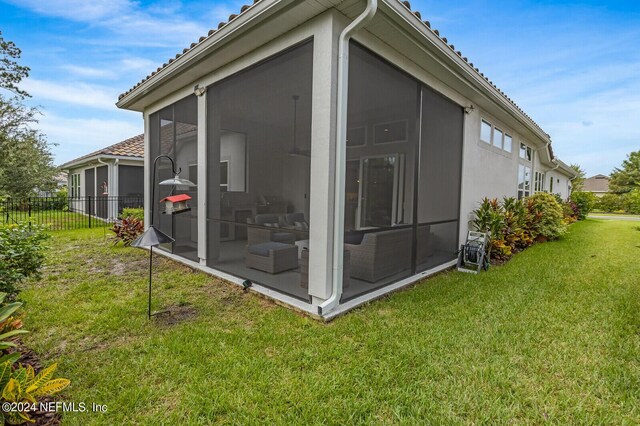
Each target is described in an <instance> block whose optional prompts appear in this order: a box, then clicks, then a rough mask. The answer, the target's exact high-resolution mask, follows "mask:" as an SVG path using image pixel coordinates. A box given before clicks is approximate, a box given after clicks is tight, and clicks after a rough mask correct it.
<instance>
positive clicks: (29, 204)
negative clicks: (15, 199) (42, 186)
mask: <svg viewBox="0 0 640 426" xmlns="http://www.w3.org/2000/svg"><path fill="white" fill-rule="evenodd" d="M27 205H28V210H29V229H31V197H29V199H28V200H27Z"/></svg>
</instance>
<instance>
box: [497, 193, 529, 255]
mask: <svg viewBox="0 0 640 426" xmlns="http://www.w3.org/2000/svg"><path fill="white" fill-rule="evenodd" d="M502 206H503V208H504V220H505V228H504V232H503V237H502V239H503V240H504V241H505V243H506V244H507V245H508V246H509V248H510V249H511V252H515V251H517V250H522V249H525V248H527V247H529V246H530V245H531V244H533V237H532V235H531V232H529V230H527V228H526V224H527V215H528V212H527V207H526V206H525V204H524V202H523V201H522V200H517V199H515V198H513V197H510V198H504V199H503V200H502Z"/></svg>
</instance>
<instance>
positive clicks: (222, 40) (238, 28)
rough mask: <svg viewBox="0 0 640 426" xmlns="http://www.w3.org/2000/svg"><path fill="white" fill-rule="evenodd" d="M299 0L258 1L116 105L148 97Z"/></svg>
mask: <svg viewBox="0 0 640 426" xmlns="http://www.w3.org/2000/svg"><path fill="white" fill-rule="evenodd" d="M295 1H297V0H263V1H260V2H258V3H256V4H254V5H253V6H251V9H250V10H248V11H246V12H244V13H242V14H240V15H238V17H237V18H235V19H234V20H233V21H231V22H228V23H227V24H226V25H225V26H224V27H222V28H221V29H219V30H217V31H216V32H215V33H214V34H212V35H210V36H206V37H207V38H206V39H205V40H203V41H202V42H201V43H199V44H198V45H197V46H194V47H193V48H192V49H190V50H189V51H187V52H186V53H184V54H183V55H182V56H180V57H179V58H178V59H176V60H174V61H173V62H171V63H170V64H168V65H166V66H165V67H163V68H162V69H161V70H160V71H158V73H157V74H155V75H153V76H151V77H149V78H148V79H147V80H145V81H144V82H143V83H142V84H141V85H140V86H138V87H136V88H135V89H133V90H131V92H129V93H127V94H126V95H125V96H124V97H123V98H122V99H119V100H118V102H116V106H117V107H118V108H122V109H129V107H130V106H131V105H132V104H133V103H134V102H136V101H137V100H138V99H139V98H141V97H143V96H145V95H146V94H147V93H149V92H150V91H152V90H153V89H154V88H155V87H157V86H159V85H162V84H163V83H164V82H166V81H168V80H170V79H171V78H173V77H174V76H175V75H177V74H179V73H181V72H182V71H183V70H184V69H185V68H190V67H191V66H193V65H195V64H196V63H197V62H199V61H200V60H201V59H202V58H203V57H205V56H207V55H209V54H210V53H211V52H212V51H214V50H216V49H219V48H220V47H222V46H224V45H225V44H226V43H228V42H229V41H230V40H232V39H234V38H236V37H238V36H240V35H241V34H242V33H244V32H245V31H246V30H248V29H249V28H251V27H254V26H255V25H257V24H259V23H260V22H261V21H263V20H265V19H267V18H268V17H269V16H271V15H272V14H273V13H276V12H277V11H278V10H280V9H281V8H283V7H285V6H286V5H288V4H290V3H294V2H295Z"/></svg>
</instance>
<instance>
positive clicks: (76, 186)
mask: <svg viewBox="0 0 640 426" xmlns="http://www.w3.org/2000/svg"><path fill="white" fill-rule="evenodd" d="M70 195H71V198H79V197H80V173H74V174H72V175H71V194H70Z"/></svg>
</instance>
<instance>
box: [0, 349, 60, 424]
mask: <svg viewBox="0 0 640 426" xmlns="http://www.w3.org/2000/svg"><path fill="white" fill-rule="evenodd" d="M57 367H58V365H57V364H52V365H50V366H49V367H47V368H44V369H42V371H40V372H39V373H38V374H36V372H35V370H34V368H33V367H32V366H31V365H27V366H26V367H25V366H23V365H22V364H20V365H18V366H17V367H15V366H14V365H13V363H12V362H10V361H7V362H4V363H2V364H0V386H2V388H1V389H2V394H0V395H1V398H0V399H1V400H2V402H3V403H5V402H8V403H15V404H16V406H17V407H19V409H18V410H10V411H5V410H0V418H2V419H3V420H4V421H5V422H6V423H8V424H14V425H17V424H22V423H25V422H30V423H33V422H34V420H33V419H32V418H31V417H30V416H29V412H30V411H37V410H31V409H30V408H31V407H33V406H36V407H37V405H36V402H37V400H38V399H39V398H42V397H46V396H51V395H53V394H56V393H58V392H60V391H61V390H63V389H64V388H66V387H67V386H69V384H70V383H71V382H70V381H69V380H68V379H52V377H53V373H54V372H55V370H56V368H57Z"/></svg>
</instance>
